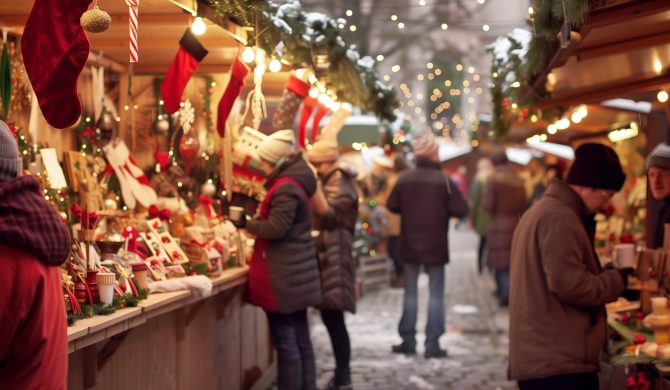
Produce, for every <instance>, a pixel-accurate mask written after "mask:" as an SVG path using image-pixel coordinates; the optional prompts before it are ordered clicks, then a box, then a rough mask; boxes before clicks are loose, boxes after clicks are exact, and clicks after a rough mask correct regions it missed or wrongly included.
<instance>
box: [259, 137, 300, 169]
mask: <svg viewBox="0 0 670 390" xmlns="http://www.w3.org/2000/svg"><path fill="white" fill-rule="evenodd" d="M294 144H295V135H293V130H279V131H276V132H274V133H272V134H270V135H269V136H268V137H267V138H266V139H265V140H264V141H263V142H261V144H260V145H259V146H258V151H257V153H258V157H260V158H261V159H263V160H265V161H267V162H269V163H271V164H277V162H278V161H279V160H281V158H282V157H284V156H286V155H287V154H288V153H290V152H292V151H293V145H294Z"/></svg>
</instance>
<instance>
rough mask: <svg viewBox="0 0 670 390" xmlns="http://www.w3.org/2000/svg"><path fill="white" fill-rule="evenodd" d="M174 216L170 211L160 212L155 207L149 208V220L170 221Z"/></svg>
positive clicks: (163, 210)
mask: <svg viewBox="0 0 670 390" xmlns="http://www.w3.org/2000/svg"><path fill="white" fill-rule="evenodd" d="M171 216H172V212H171V211H170V210H168V209H162V210H160V209H159V208H158V207H156V206H155V205H152V206H151V207H149V219H154V218H158V219H160V220H161V221H169V220H170V217H171Z"/></svg>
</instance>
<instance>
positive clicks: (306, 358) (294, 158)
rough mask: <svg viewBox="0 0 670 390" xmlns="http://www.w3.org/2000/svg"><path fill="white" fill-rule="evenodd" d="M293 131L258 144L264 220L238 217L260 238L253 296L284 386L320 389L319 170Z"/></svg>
mask: <svg viewBox="0 0 670 390" xmlns="http://www.w3.org/2000/svg"><path fill="white" fill-rule="evenodd" d="M294 141H295V138H294V135H293V131H292V130H280V131H277V132H275V133H273V134H271V135H270V136H269V137H268V138H267V139H266V140H264V141H263V142H262V143H261V145H260V146H259V148H258V151H257V153H258V157H259V160H260V161H261V163H262V165H263V167H264V170H265V172H269V175H268V177H267V179H266V181H265V187H266V188H267V195H266V196H265V199H264V200H263V202H262V203H261V205H260V207H259V208H260V215H259V217H258V218H254V219H251V220H249V221H247V218H246V216H244V215H242V218H240V219H239V220H236V221H233V223H234V224H235V226H237V227H238V228H245V229H246V230H247V231H248V232H249V233H251V234H253V235H255V236H256V242H255V245H254V252H253V256H252V259H251V262H250V264H249V285H248V294H247V295H248V300H249V302H250V303H251V304H253V305H256V306H260V307H261V308H263V310H265V313H266V314H267V317H268V322H269V324H270V334H271V337H272V342H273V344H274V347H275V348H276V349H277V371H278V373H277V384H278V387H279V389H280V390H301V389H307V390H312V389H315V388H316V367H315V362H314V350H313V348H312V342H311V340H310V338H309V328H308V325H307V308H308V307H309V306H316V305H318V304H320V303H321V284H320V281H319V280H320V278H319V266H318V260H317V254H316V247H315V245H314V242H313V240H312V236H311V230H312V212H311V210H310V206H309V200H310V197H311V196H312V195H313V194H314V192H315V191H316V178H315V177H314V173H312V171H311V169H310V168H309V166H308V165H307V162H306V161H305V160H304V159H303V158H302V155H301V154H298V155H291V153H292V152H293V148H294Z"/></svg>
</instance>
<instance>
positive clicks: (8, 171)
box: [0, 121, 23, 180]
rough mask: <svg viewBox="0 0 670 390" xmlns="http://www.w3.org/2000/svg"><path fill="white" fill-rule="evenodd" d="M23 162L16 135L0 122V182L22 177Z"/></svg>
mask: <svg viewBox="0 0 670 390" xmlns="http://www.w3.org/2000/svg"><path fill="white" fill-rule="evenodd" d="M22 167H23V161H22V160H21V157H20V156H19V148H18V145H17V144H16V139H14V134H12V131H11V130H10V129H9V126H7V124H6V123H5V122H2V121H0V180H12V179H16V178H17V177H19V176H20V175H21V168H22Z"/></svg>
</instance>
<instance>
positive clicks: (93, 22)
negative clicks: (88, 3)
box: [79, 0, 112, 33]
mask: <svg viewBox="0 0 670 390" xmlns="http://www.w3.org/2000/svg"><path fill="white" fill-rule="evenodd" d="M79 23H80V24H81V26H82V27H83V28H84V30H86V31H88V32H92V33H99V32H103V31H107V29H108V28H109V26H111V25H112V17H111V16H109V14H108V13H107V12H105V11H103V10H101V9H100V8H98V2H97V0H96V1H95V2H94V3H93V8H91V9H89V10H88V11H86V12H84V14H83V15H81V18H79Z"/></svg>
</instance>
